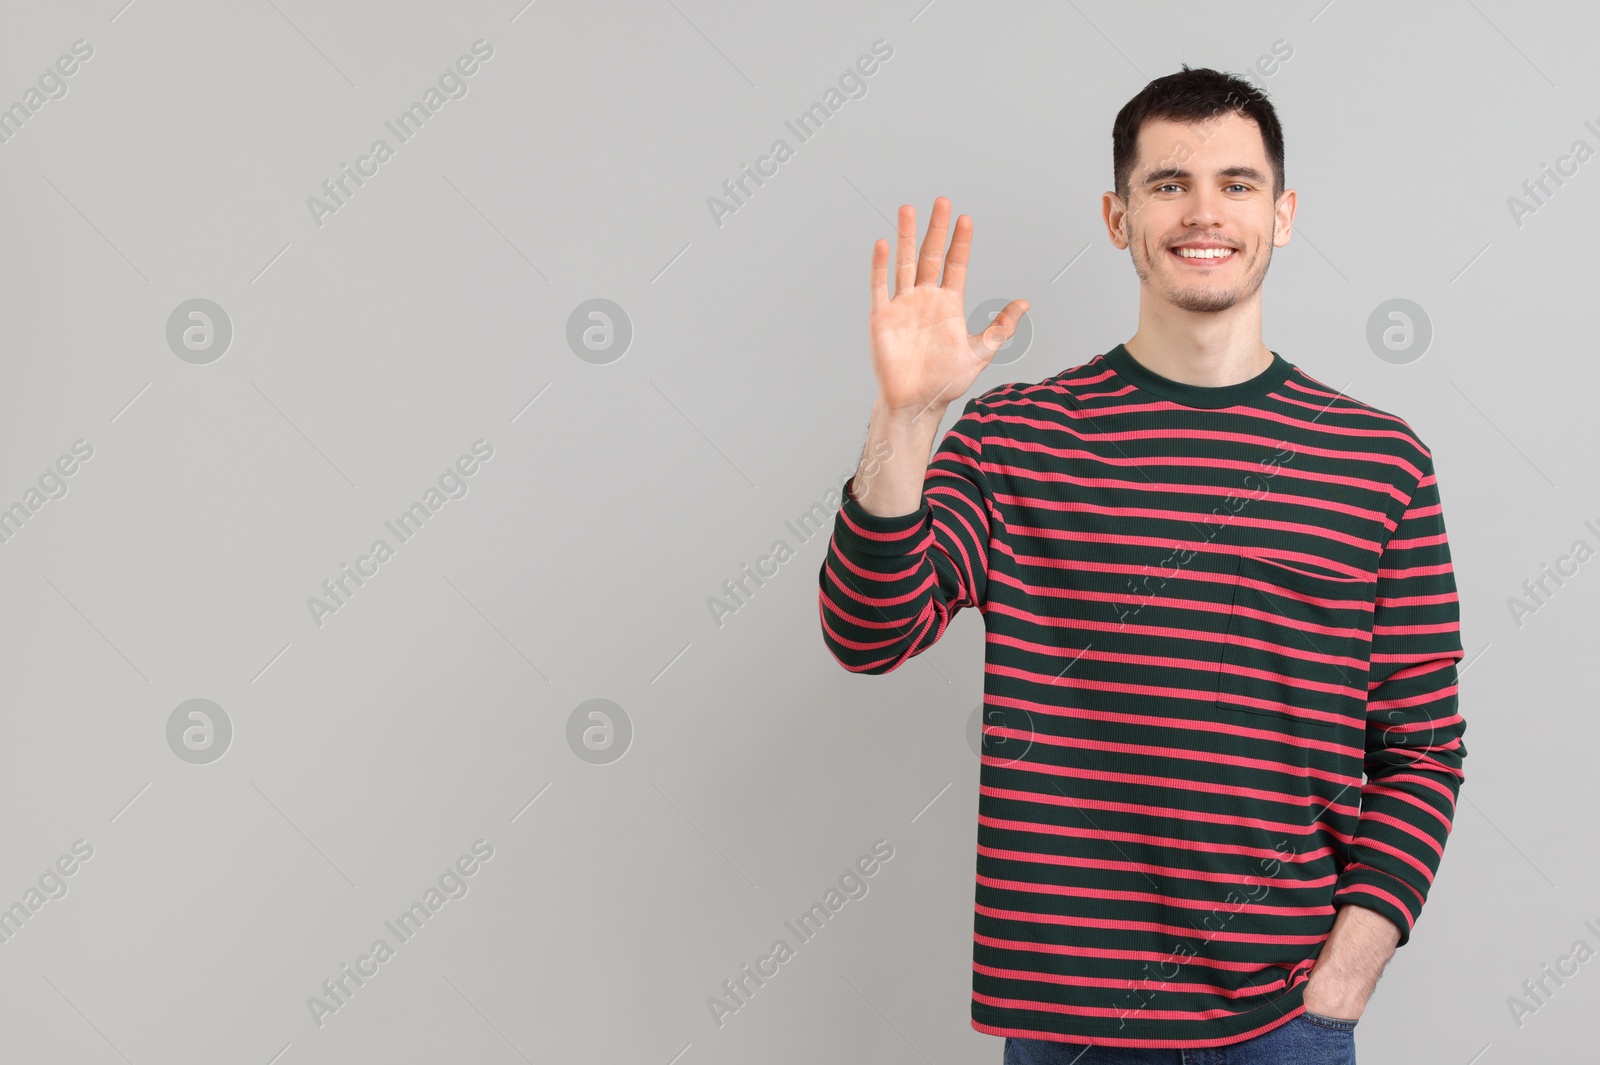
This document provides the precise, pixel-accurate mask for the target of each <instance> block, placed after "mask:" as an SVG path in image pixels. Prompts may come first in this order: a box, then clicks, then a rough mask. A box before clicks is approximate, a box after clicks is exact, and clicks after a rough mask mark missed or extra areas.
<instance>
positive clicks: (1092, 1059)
mask: <svg viewBox="0 0 1600 1065" xmlns="http://www.w3.org/2000/svg"><path fill="white" fill-rule="evenodd" d="M1357 1023H1358V1022H1356V1021H1346V1020H1341V1019H1339V1018H1337V1017H1324V1016H1323V1015H1321V1014H1320V1013H1312V1012H1311V1011H1309V1010H1307V1011H1306V1012H1304V1013H1302V1014H1300V1015H1299V1016H1298V1017H1295V1018H1294V1019H1293V1020H1291V1021H1285V1022H1284V1023H1283V1024H1280V1025H1278V1027H1276V1028H1274V1029H1272V1031H1270V1032H1264V1033H1262V1034H1261V1035H1258V1036H1255V1037H1253V1038H1250V1039H1246V1040H1244V1041H1243V1042H1239V1043H1230V1044H1228V1045H1227V1046H1220V1047H1202V1048H1200V1049H1198V1050H1149V1049H1145V1048H1142V1047H1105V1046H1095V1045H1094V1044H1092V1043H1058V1042H1056V1041H1054V1040H1043V1039H1012V1038H1010V1037H1007V1039H1006V1052H1005V1060H1004V1065H1356V1024H1357Z"/></svg>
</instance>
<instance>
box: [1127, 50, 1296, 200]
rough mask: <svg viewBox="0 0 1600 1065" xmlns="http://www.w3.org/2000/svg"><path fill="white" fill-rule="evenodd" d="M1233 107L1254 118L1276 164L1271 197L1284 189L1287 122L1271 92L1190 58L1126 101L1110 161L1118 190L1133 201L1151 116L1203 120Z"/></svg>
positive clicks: (1189, 120) (1273, 169) (1176, 120)
mask: <svg viewBox="0 0 1600 1065" xmlns="http://www.w3.org/2000/svg"><path fill="white" fill-rule="evenodd" d="M1229 112H1234V113H1237V114H1240V115H1243V116H1245V117H1246V118H1252V119H1254V120H1255V123H1256V126H1257V127H1258V128H1259V129H1260V130H1261V142H1262V144H1263V145H1264V146H1265V147H1266V150H1267V161H1268V162H1269V163H1271V164H1272V200H1273V202H1274V203H1276V202H1277V200H1278V196H1279V195H1280V194H1281V193H1282V192H1283V188H1284V183H1283V127H1282V126H1280V125H1278V113H1277V112H1276V111H1275V110H1273V107H1272V103H1271V102H1270V101H1269V100H1268V99H1267V96H1266V93H1264V92H1262V91H1261V90H1260V89H1259V88H1257V87H1256V86H1254V85H1252V84H1250V83H1249V82H1248V81H1245V80H1244V79H1242V78H1236V77H1234V76H1233V75H1231V74H1224V73H1222V72H1221V71H1217V70H1212V69H1211V68H1210V67H1201V68H1200V69H1199V70H1190V69H1189V64H1187V63H1185V64H1184V65H1183V69H1182V70H1181V71H1179V72H1178V73H1176V74H1168V75H1167V76H1166V77H1163V78H1156V79H1155V80H1154V81H1152V82H1151V83H1150V84H1148V85H1146V86H1145V87H1144V88H1143V89H1141V90H1139V95H1137V96H1135V97H1134V98H1133V99H1131V100H1129V101H1128V102H1127V103H1126V104H1124V105H1123V107H1122V110H1121V111H1118V112H1117V120H1116V122H1115V123H1113V124H1112V127H1111V167H1112V174H1113V180H1114V182H1115V187H1116V191H1117V195H1118V196H1120V197H1122V201H1123V202H1124V203H1127V202H1128V181H1129V179H1130V178H1131V177H1132V174H1133V167H1134V164H1135V163H1137V162H1138V161H1139V130H1140V129H1141V128H1142V127H1143V126H1144V124H1145V122H1146V121H1149V120H1160V119H1167V120H1170V121H1174V122H1201V121H1204V120H1206V119H1210V118H1220V117H1221V116H1222V115H1224V114H1227V113H1229Z"/></svg>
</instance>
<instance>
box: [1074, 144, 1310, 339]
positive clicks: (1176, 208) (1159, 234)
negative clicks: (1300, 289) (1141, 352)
mask: <svg viewBox="0 0 1600 1065" xmlns="http://www.w3.org/2000/svg"><path fill="white" fill-rule="evenodd" d="M1279 201H1280V202H1279V203H1277V204H1275V203H1274V202H1273V199H1272V165H1271V163H1269V162H1268V161H1267V152H1266V146H1265V145H1264V144H1262V141H1261V132H1260V128H1259V127H1258V126H1257V125H1256V123H1255V121H1254V120H1253V119H1250V118H1247V117H1245V116H1243V115H1240V114H1237V113H1232V112H1230V113H1228V114H1225V115H1222V116H1220V117H1218V118H1214V119H1210V120H1207V121H1204V122H1201V123H1197V124H1193V125H1188V124H1183V123H1178V122H1172V121H1168V120H1164V119H1163V120H1157V121H1149V122H1146V123H1145V124H1144V128H1143V129H1141V130H1140V131H1139V161H1138V162H1137V163H1136V164H1134V167H1133V173H1132V174H1131V175H1129V178H1128V202H1127V204H1123V203H1122V202H1121V201H1120V200H1118V199H1117V197H1116V196H1115V195H1113V194H1111V193H1107V194H1106V197H1105V204H1104V207H1105V214H1106V224H1107V226H1108V228H1109V229H1110V230H1111V235H1112V241H1113V243H1115V244H1116V246H1117V247H1118V248H1122V247H1126V248H1128V249H1129V253H1130V254H1131V256H1132V258H1133V268H1134V271H1135V272H1136V273H1137V274H1138V275H1139V283H1140V284H1141V285H1143V286H1144V288H1145V289H1146V290H1148V292H1149V293H1150V294H1152V295H1153V296H1155V297H1156V298H1158V299H1161V300H1163V301H1164V302H1166V303H1168V304H1170V305H1172V306H1173V307H1176V308H1179V309H1181V310H1186V311H1199V312H1205V313H1216V312H1219V311H1226V310H1228V309H1229V308H1231V307H1233V306H1235V305H1236V304H1238V303H1240V302H1241V301H1244V300H1247V299H1250V298H1251V297H1253V296H1254V295H1255V294H1256V293H1257V292H1258V291H1259V290H1260V288H1261V281H1262V279H1263V278H1264V277H1266V275H1267V264H1268V263H1270V262H1271V261H1272V249H1273V247H1274V246H1277V247H1282V246H1283V245H1284V244H1287V243H1288V241H1289V233H1290V227H1291V223H1292V221H1293V217H1294V192H1293V191H1291V190H1286V191H1285V192H1284V193H1283V195H1282V196H1280V197H1279ZM1194 245H1199V246H1202V247H1203V246H1206V245H1211V246H1217V247H1219V248H1220V249H1225V250H1219V251H1212V252H1208V253H1206V254H1208V255H1213V256H1218V257H1216V258H1194V257H1185V256H1182V255H1180V253H1179V251H1178V248H1179V247H1180V246H1194ZM1193 250H1198V249H1197V248H1195V249H1192V250H1191V255H1192V254H1193Z"/></svg>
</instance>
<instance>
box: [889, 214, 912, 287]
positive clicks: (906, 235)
mask: <svg viewBox="0 0 1600 1065" xmlns="http://www.w3.org/2000/svg"><path fill="white" fill-rule="evenodd" d="M896 226H897V228H898V232H897V233H896V235H895V242H894V294H895V295H896V296H898V295H900V293H902V292H904V291H905V290H906V289H908V288H910V287H912V285H914V284H916V280H917V249H916V245H915V244H913V241H915V240H916V239H917V209H916V208H915V207H913V206H911V205H910V204H909V203H903V204H901V205H900V215H899V221H898V222H897V223H896Z"/></svg>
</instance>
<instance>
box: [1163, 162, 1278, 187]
mask: <svg viewBox="0 0 1600 1065" xmlns="http://www.w3.org/2000/svg"><path fill="white" fill-rule="evenodd" d="M1217 176H1218V177H1222V178H1248V179H1250V180H1251V181H1254V182H1255V183H1256V184H1258V185H1265V184H1266V183H1267V177H1266V175H1265V174H1263V173H1262V172H1261V171H1259V170H1257V169H1256V168H1255V167H1253V166H1230V167H1227V168H1226V169H1223V170H1219V171H1217ZM1192 177H1194V175H1193V174H1191V173H1189V171H1187V170H1185V169H1183V167H1181V166H1164V167H1162V168H1161V169H1160V170H1152V171H1150V173H1149V174H1147V175H1146V176H1145V179H1144V181H1143V182H1141V183H1140V184H1141V185H1144V186H1148V185H1154V184H1157V183H1159V182H1162V181H1171V180H1172V179H1173V178H1182V179H1187V178H1192Z"/></svg>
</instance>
